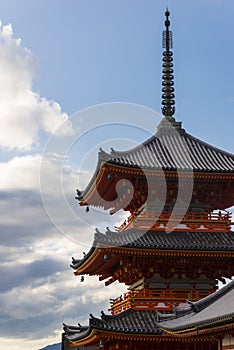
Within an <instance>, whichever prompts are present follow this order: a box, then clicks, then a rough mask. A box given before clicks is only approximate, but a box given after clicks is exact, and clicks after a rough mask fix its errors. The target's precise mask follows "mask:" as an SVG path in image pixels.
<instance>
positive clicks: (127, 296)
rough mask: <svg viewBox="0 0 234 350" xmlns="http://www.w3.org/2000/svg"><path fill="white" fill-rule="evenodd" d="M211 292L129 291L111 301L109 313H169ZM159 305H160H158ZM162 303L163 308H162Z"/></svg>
mask: <svg viewBox="0 0 234 350" xmlns="http://www.w3.org/2000/svg"><path fill="white" fill-rule="evenodd" d="M211 292H212V291H211V290H202V291H199V290H189V289H182V290H179V289H178V290H176V289H162V290H159V289H142V290H139V291H136V290H134V291H129V292H127V293H124V294H123V295H121V296H120V297H118V298H116V299H111V307H110V309H109V311H111V313H112V314H113V315H116V314H118V313H120V312H122V311H125V310H127V309H129V308H133V309H135V310H164V311H170V310H172V309H173V306H178V305H180V304H181V303H184V302H186V300H188V299H189V300H191V301H196V300H199V299H201V298H202V297H204V296H206V295H208V294H210V293H211ZM159 303H160V305H161V306H160V305H159ZM162 303H163V304H164V306H162Z"/></svg>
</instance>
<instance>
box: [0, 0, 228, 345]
mask: <svg viewBox="0 0 234 350" xmlns="http://www.w3.org/2000/svg"><path fill="white" fill-rule="evenodd" d="M166 6H168V7H169V9H170V11H171V29H172V30H173V33H174V48H173V51H174V66H175V88H176V119H177V120H180V121H183V126H184V128H185V129H186V131H188V132H189V133H191V134H192V135H193V136H196V137H198V138H200V139H202V140H204V141H206V142H208V143H211V144H213V145H215V146H217V147H219V148H222V149H224V150H226V151H229V152H232V151H233V146H234V138H233V128H232V127H233V117H234V113H233V107H234V89H233V81H234V79H233V77H234V73H233V50H234V49H233V48H234V39H233V32H234V22H233V14H234V3H233V1H232V0H197V1H194V0H192V1H187V0H176V1H172V0H168V1H167V2H165V1H161V0H158V1H155V0H154V1H153V0H147V1H143V0H134V1H131V0H119V1H113V0H99V1H97V0H96V1H95V0H93V1H91V0H90V1H89V0H83V1H80V0H69V1H62V0H56V1H52V0H50V1H48V0H40V1H39V0H37V1H36V0H34V1H31V0H21V1H16V0H15V1H13V0H0V20H1V21H2V24H3V26H2V27H1V34H0V120H1V130H0V207H1V223H0V226H1V236H0V270H1V276H2V277H1V278H2V282H1V285H2V286H3V287H2V288H1V289H0V306H1V310H3V311H2V313H1V316H0V329H1V330H2V331H1V333H0V341H1V343H2V344H3V345H4V348H5V349H6V350H8V349H15V350H18V349H22V348H24V349H25V350H27V349H37V348H39V347H41V346H43V345H46V344H47V343H49V342H54V341H58V340H59V337H60V332H61V329H62V322H63V321H66V322H74V323H76V322H77V321H78V320H81V321H82V322H85V320H86V319H87V315H88V314H89V313H90V312H91V311H92V312H93V313H94V314H95V313H96V314H97V315H98V314H99V311H100V310H102V309H104V310H106V309H107V308H108V300H107V299H108V297H115V296H116V293H117V290H116V289H117V288H119V291H120V290H121V288H122V287H115V288H116V289H115V290H114V289H112V290H111V287H110V288H109V287H108V288H107V289H105V288H103V284H102V283H98V282H97V280H96V279H88V278H87V280H86V283H84V284H80V282H79V279H78V278H75V277H73V275H72V271H70V269H69V263H70V257H71V256H72V255H75V256H77V257H79V256H80V254H81V255H82V251H83V249H84V246H82V245H79V244H77V242H76V235H78V231H79V234H81V238H80V239H78V241H80V240H83V241H84V242H85V243H84V244H85V249H88V247H89V246H90V244H91V241H92V237H93V232H94V227H95V226H98V225H100V227H105V226H108V225H112V224H113V221H111V220H113V219H110V218H109V217H107V216H105V215H103V213H100V212H98V211H94V212H93V213H92V216H91V217H90V218H89V219H88V221H87V220H86V219H85V220H84V221H79V220H78V219H79V218H78V219H77V217H76V215H75V214H74V213H76V211H79V210H80V209H78V206H77V204H76V203H75V201H74V200H73V199H74V195H75V189H76V185H77V171H78V169H79V164H77V163H78V162H80V160H81V159H82V157H83V156H82V157H81V156H80V153H79V152H81V149H82V152H85V150H86V152H87V154H89V147H90V146H91V145H92V148H93V153H92V156H91V158H90V159H91V161H89V167H88V169H86V170H83V175H84V176H83V178H82V179H83V180H81V185H82V184H85V181H86V180H87V178H88V177H89V176H90V175H91V173H90V171H92V170H94V169H95V157H96V152H97V148H98V147H99V146H100V145H102V144H104V146H106V147H107V149H108V148H110V147H111V145H112V143H113V144H114V145H115V144H118V143H116V140H117V139H118V138H121V137H122V138H124V143H123V144H124V145H125V146H126V145H128V146H131V145H134V144H135V143H136V142H137V141H139V140H143V139H145V138H146V137H147V135H148V134H150V133H153V132H154V130H155V129H156V125H157V123H158V121H159V117H158V114H157V113H154V112H153V111H156V112H160V109H161V104H160V103H161V100H160V99H161V66H162V49H161V41H162V34H161V33H162V30H163V29H164V12H165V8H166ZM9 23H11V27H10V26H9ZM18 38H20V39H21V41H19V40H18ZM110 102H124V103H128V104H131V106H129V105H128V108H129V109H128V108H127V112H128V113H129V119H128V117H126V118H125V116H123V115H122V117H121V118H122V119H121V118H120V117H118V113H122V110H121V106H120V105H119V106H118V108H120V109H118V108H116V105H114V108H112V107H113V105H111V106H112V107H111V108H109V109H108V106H107V105H104V107H103V106H101V107H94V108H91V109H90V107H91V106H94V105H100V104H107V103H110ZM134 104H136V105H142V106H145V107H139V108H138V107H134ZM134 108H135V109H134ZM83 109H86V111H84V112H80V111H81V110H83ZM125 111H126V109H125ZM128 113H127V114H128ZM127 114H126V115H127ZM71 115H75V118H74V117H73V118H71V117H70V116H71ZM130 115H131V117H130ZM141 115H142V117H141ZM134 116H135V120H134ZM154 116H155V120H154ZM95 118H96V119H95ZM102 118H103V119H102ZM108 118H109V119H108ZM118 118H120V119H118ZM147 118H148V119H147ZM125 119H126V122H129V123H130V124H131V127H129V128H127V129H126V128H125V129H124V131H123V129H122V128H121V125H119V126H118V127H116V126H115V127H114V128H113V129H112V131H111V133H110V131H109V129H108V128H107V131H105V132H104V131H103V135H104V134H105V135H104V136H105V137H104V136H103V138H100V133H99V134H98V130H99V129H100V128H99V129H98V128H97V129H95V130H94V131H95V132H96V134H95V135H94V136H93V133H92V132H91V133H90V137H84V136H82V137H79V142H77V143H76V147H73V148H72V147H71V149H69V151H67V154H68V155H69V157H68V158H67V159H66V162H65V166H64V164H63V167H64V168H63V175H64V177H63V182H64V187H63V193H65V197H64V198H65V199H66V201H67V202H68V204H69V205H68V206H69V208H70V209H71V208H72V210H70V209H67V208H66V207H65V205H63V203H62V197H61V198H60V197H59V194H58V188H57V187H56V186H57V184H59V181H60V178H59V175H58V174H59V171H61V169H60V168H61V162H60V161H59V160H58V159H59V157H58V154H56V155H55V156H54V158H53V159H52V157H51V158H48V159H46V162H47V163H46V179H45V180H44V182H43V186H44V187H43V188H42V189H41V188H40V186H39V182H40V179H39V174H40V162H41V158H42V153H43V149H44V147H45V145H46V143H47V141H48V139H49V137H50V136H51V135H52V136H53V137H54V139H52V140H56V141H54V142H55V145H56V147H63V146H61V145H63V141H64V136H71V135H74V123H76V128H77V129H79V127H80V128H81V129H82V130H83V131H84V130H86V131H87V130H90V129H91V128H92V125H93V127H95V126H96V125H99V126H100V124H101V122H102V120H105V122H108V120H109V122H116V121H117V122H118V121H119V122H120V123H123V122H124V120H125ZM61 123H62V127H60V129H58V131H56V132H55V130H56V128H57V127H58V126H59V125H61ZM82 123H83V124H82ZM134 125H137V127H135V128H134ZM144 128H145V130H143V129H144ZM77 129H76V130H77ZM103 130H104V129H103ZM128 132H129V135H128ZM54 135H55V136H54ZM75 135H76V134H75ZM87 135H88V134H87ZM127 139H128V140H127ZM72 140H73V141H74V139H73V138H72ZM91 141H92V143H91ZM64 142H65V141H64ZM123 144H122V145H121V142H120V144H119V145H120V147H122V146H123ZM95 145H96V146H97V147H95ZM88 158H89V156H87V159H88ZM85 162H88V160H87V161H86V160H85ZM82 181H83V183H82ZM40 190H42V194H43V195H44V206H43V202H42V200H41V195H40ZM46 210H47V212H48V213H49V216H50V218H48V216H47V214H46ZM69 210H70V212H69ZM71 212H72V213H71ZM82 215H83V212H82ZM78 216H80V214H78ZM49 219H50V220H51V221H50V220H49ZM116 220H119V219H116ZM78 221H79V222H78ZM61 231H62V233H63V234H62V235H61ZM64 232H65V234H64ZM68 233H69V234H68ZM67 236H69V237H70V238H72V239H68V238H67ZM94 290H95V297H94V296H93V294H94V292H93V291H94ZM32 296H33V297H32ZM78 305H79V307H78ZM16 338H17V341H15V339H16Z"/></svg>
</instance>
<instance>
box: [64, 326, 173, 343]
mask: <svg viewBox="0 0 234 350" xmlns="http://www.w3.org/2000/svg"><path fill="white" fill-rule="evenodd" d="M105 338H106V339H110V338H114V339H115V340H116V339H119V340H138V341H139V340H140V341H146V340H147V341H157V340H160V341H167V340H168V341H169V340H170V339H168V337H167V336H164V335H161V334H150V333H143V332H142V333H139V332H137V331H136V332H129V331H127V330H126V332H120V331H116V330H113V331H112V330H103V329H99V328H96V327H92V328H90V329H89V332H87V335H85V337H84V338H78V339H77V340H70V344H71V345H72V346H82V345H91V344H94V343H95V342H97V341H98V340H99V339H104V340H105Z"/></svg>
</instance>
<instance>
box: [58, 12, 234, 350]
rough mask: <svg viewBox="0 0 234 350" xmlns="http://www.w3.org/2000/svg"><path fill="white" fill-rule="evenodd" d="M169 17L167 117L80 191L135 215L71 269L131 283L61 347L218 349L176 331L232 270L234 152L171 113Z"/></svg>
mask: <svg viewBox="0 0 234 350" xmlns="http://www.w3.org/2000/svg"><path fill="white" fill-rule="evenodd" d="M169 15H170V13H169V11H168V10H167V11H166V12H165V16H166V20H165V30H164V32H163V46H164V52H163V68H162V114H163V118H162V120H161V122H160V124H159V125H158V127H157V131H156V133H155V134H154V135H153V136H152V137H151V138H150V139H148V140H146V141H145V142H144V143H143V144H140V145H139V146H137V147H135V148H134V149H131V150H129V151H126V152H118V151H115V150H113V149H112V151H111V153H106V152H105V151H103V150H100V152H99V154H98V164H97V168H96V171H95V173H94V175H93V177H92V179H91V181H90V182H89V184H88V186H87V187H86V189H85V190H84V191H77V193H78V197H77V199H78V201H79V203H80V205H81V206H86V207H89V206H94V207H102V208H104V209H105V210H109V211H110V214H114V213H116V212H118V211H119V210H124V211H127V212H129V213H130V214H129V218H128V219H127V220H125V221H124V223H123V224H122V225H121V226H120V227H118V228H117V229H116V231H111V230H110V229H109V228H107V231H106V232H105V233H102V232H100V231H99V230H98V229H96V233H95V236H94V242H93V245H92V247H91V249H90V250H89V252H88V253H87V254H86V255H85V256H84V257H83V258H82V259H80V260H79V259H73V260H72V265H71V266H72V268H73V269H74V270H75V275H80V276H83V275H85V274H87V275H94V276H99V280H100V281H105V285H110V284H111V283H113V282H115V281H118V282H121V283H124V284H125V285H126V286H127V287H128V289H127V291H126V293H125V294H124V295H121V296H118V297H116V298H114V299H111V302H110V309H109V311H110V314H106V313H104V312H103V311H102V312H101V317H100V318H97V317H94V316H93V315H90V320H89V325H88V326H69V325H64V333H63V342H62V344H63V349H64V350H68V349H99V348H102V349H108V350H113V349H132V350H133V349H139V348H142V349H159V350H166V349H167V350H170V349H178V350H179V349H187V350H190V349H194V348H195V347H194V346H195V345H194V344H196V346H197V349H199V350H202V349H210V350H214V349H218V348H219V349H221V347H220V346H221V345H220V344H221V343H220V339H221V338H220V337H221V333H219V332H218V331H214V332H213V333H211V334H210V333H207V335H206V336H200V335H198V334H197V333H196V332H195V333H194V334H193V336H191V337H190V336H188V337H186V336H184V337H180V336H178V332H176V331H174V328H176V327H174V325H175V324H176V322H177V318H178V317H179V318H180V323H182V325H184V324H186V322H184V323H183V321H181V317H184V315H185V314H186V315H187V314H189V313H191V312H195V311H194V310H198V311H200V310H201V309H204V307H203V308H201V307H200V309H199V307H198V306H199V305H203V304H201V300H207V298H208V300H211V302H210V303H211V304H212V302H214V301H216V299H217V300H218V299H219V298H220V293H219V291H218V292H215V291H216V289H217V288H218V281H221V282H223V283H226V279H231V277H232V276H233V275H234V232H232V231H231V224H232V222H231V214H230V213H229V212H228V211H227V209H228V208H230V207H231V206H233V205H234V155H233V154H230V153H227V152H225V151H222V150H220V149H218V148H216V147H213V146H211V145H209V144H207V143H205V142H203V141H201V140H199V139H197V138H195V137H193V136H192V135H190V134H188V133H187V132H186V131H185V130H184V129H183V128H182V123H181V122H178V121H176V120H175V118H174V114H175V92H174V75H173V52H172V32H171V31H170V20H169ZM227 292H230V288H229V289H228V290H227ZM216 293H219V294H218V297H217V298H216V299H215V298H213V295H216ZM203 298H205V299H203ZM199 303H200V304H199ZM204 305H207V304H204ZM209 305H210V304H209ZM196 308H197V309H196ZM233 311H234V310H233ZM198 314H199V313H198ZM202 315H203V314H202ZM175 319H176V321H175ZM224 319H225V317H224ZM173 320H174V321H173ZM167 322H168V323H167ZM173 322H174V323H173ZM173 327H174V328H173ZM185 328H186V327H185ZM176 329H177V328H176ZM186 329H187V328H186ZM230 329H231V328H230ZM230 332H231V331H230ZM232 332H233V330H232ZM179 333H180V332H179ZM228 334H229V333H228Z"/></svg>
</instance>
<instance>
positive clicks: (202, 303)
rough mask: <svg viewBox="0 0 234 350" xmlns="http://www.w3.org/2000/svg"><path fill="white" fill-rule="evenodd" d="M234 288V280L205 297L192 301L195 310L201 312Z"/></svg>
mask: <svg viewBox="0 0 234 350" xmlns="http://www.w3.org/2000/svg"><path fill="white" fill-rule="evenodd" d="M233 288H234V280H233V281H231V282H229V283H228V284H227V285H226V286H224V287H222V288H220V289H219V290H217V291H216V292H214V293H212V294H210V295H207V296H206V297H205V298H202V299H200V300H198V301H195V302H190V304H191V305H192V308H193V310H194V311H195V312H200V311H202V310H203V309H205V308H206V307H208V306H209V305H211V304H212V303H214V302H215V301H217V300H218V299H220V298H221V297H223V296H224V295H225V294H227V293H228V292H229V291H230V290H232V289H233Z"/></svg>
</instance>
